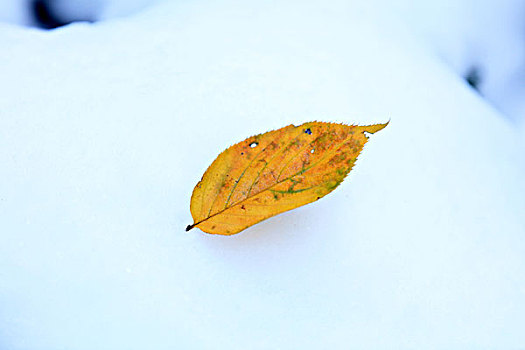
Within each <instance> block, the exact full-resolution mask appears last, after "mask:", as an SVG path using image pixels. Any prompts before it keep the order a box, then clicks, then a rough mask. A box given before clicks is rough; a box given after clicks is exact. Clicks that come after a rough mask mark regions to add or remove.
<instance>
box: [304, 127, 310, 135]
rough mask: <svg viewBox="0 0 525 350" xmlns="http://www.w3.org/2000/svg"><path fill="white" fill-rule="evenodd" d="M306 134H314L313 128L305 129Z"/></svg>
mask: <svg viewBox="0 0 525 350" xmlns="http://www.w3.org/2000/svg"><path fill="white" fill-rule="evenodd" d="M304 133H305V134H308V135H312V130H310V128H308V129H305V130H304Z"/></svg>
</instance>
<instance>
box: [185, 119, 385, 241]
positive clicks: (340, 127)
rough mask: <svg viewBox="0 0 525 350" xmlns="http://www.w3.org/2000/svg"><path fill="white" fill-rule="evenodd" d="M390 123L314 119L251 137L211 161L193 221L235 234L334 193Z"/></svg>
mask: <svg viewBox="0 0 525 350" xmlns="http://www.w3.org/2000/svg"><path fill="white" fill-rule="evenodd" d="M387 124H388V123H386V124H375V125H369V126H354V125H352V126H349V125H344V124H335V123H325V122H309V123H305V124H303V125H300V126H295V125H288V126H285V127H284V128H281V129H278V130H273V131H269V132H267V133H264V134H259V135H256V136H252V137H249V138H247V139H246V140H244V141H242V142H239V143H237V144H235V145H233V146H231V147H230V148H228V149H227V150H225V151H224V152H222V153H221V154H220V155H219V156H218V157H217V159H215V161H214V162H213V163H212V164H211V165H210V167H209V168H208V170H206V172H205V173H204V175H203V177H202V179H201V181H200V182H199V183H198V184H197V186H195V189H194V190H193V194H192V196H191V204H190V210H191V215H192V217H193V220H194V223H193V224H192V225H189V226H188V227H187V228H186V231H189V230H190V229H192V228H193V227H198V228H200V229H201V230H202V231H204V232H207V233H212V234H221V235H233V234H235V233H238V232H240V231H242V230H244V229H245V228H247V227H250V226H252V225H254V224H256V223H258V222H260V221H262V220H264V219H267V218H269V217H272V216H274V215H277V214H280V213H282V212H285V211H287V210H291V209H294V208H297V207H300V206H302V205H305V204H308V203H311V202H314V201H316V200H318V199H320V198H322V197H324V196H326V195H327V194H328V193H330V192H332V191H333V190H334V189H335V188H336V187H337V186H338V185H339V184H340V183H341V182H342V181H343V179H344V178H345V177H346V175H347V174H348V173H349V172H350V170H351V169H352V167H353V165H354V163H355V161H356V159H357V156H358V155H359V153H360V152H361V150H362V149H363V146H364V144H365V143H366V142H367V140H368V137H367V136H366V135H365V132H368V133H371V134H373V133H375V132H377V131H379V130H381V129H383V128H384V127H385V126H386V125H387Z"/></svg>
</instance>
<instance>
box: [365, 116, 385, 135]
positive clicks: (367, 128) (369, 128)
mask: <svg viewBox="0 0 525 350" xmlns="http://www.w3.org/2000/svg"><path fill="white" fill-rule="evenodd" d="M388 124H390V119H389V120H388V121H387V122H386V123H384V124H373V125H368V126H365V127H363V129H364V130H363V131H365V132H367V133H369V134H375V133H376V132H378V131H380V130H383V129H384V128H386V126H387V125H388Z"/></svg>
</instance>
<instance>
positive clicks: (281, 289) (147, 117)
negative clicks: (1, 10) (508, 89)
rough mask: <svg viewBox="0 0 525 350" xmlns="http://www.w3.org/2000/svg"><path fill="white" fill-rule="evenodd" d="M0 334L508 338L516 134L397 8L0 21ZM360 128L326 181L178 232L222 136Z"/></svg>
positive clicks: (234, 138) (91, 340) (157, 11)
mask: <svg viewBox="0 0 525 350" xmlns="http://www.w3.org/2000/svg"><path fill="white" fill-rule="evenodd" d="M0 45H1V47H2V49H1V51H0V62H1V63H2V64H0V77H2V78H1V80H0V179H1V181H0V349H13V350H17V349H43V350H47V349H49V350H51V349H75V350H83V349H86V350H88V349H89V350H92V349H278V348H280V349H301V348H302V349H348V348H357V349H489V348H498V349H517V348H520V347H522V346H523V344H525V334H524V333H523V324H525V240H524V237H525V215H524V213H525V196H524V194H525V157H523V153H524V150H525V143H524V141H523V138H524V135H525V132H524V127H523V124H519V123H515V122H512V121H509V119H508V118H506V117H504V116H503V115H502V114H500V113H499V112H498V111H497V110H495V109H494V108H493V107H491V106H490V105H489V104H488V103H487V102H486V101H484V100H483V98H482V97H480V95H478V94H477V93H476V92H474V91H473V90H472V89H470V88H469V87H468V86H467V85H466V84H465V82H464V81H463V79H462V78H461V77H460V76H458V74H456V72H454V71H453V69H451V68H449V65H447V63H445V62H443V60H442V58H441V57H439V55H437V54H436V53H435V52H433V51H432V50H429V49H428V47H427V46H426V45H425V43H424V42H422V41H421V40H420V37H419V36H418V34H417V33H413V32H412V31H411V30H410V27H409V26H406V25H405V24H404V23H400V22H399V21H398V20H397V19H396V17H395V16H391V15H390V13H389V11H381V10H378V9H377V8H374V6H372V5H371V4H369V3H367V4H365V3H361V2H355V3H348V2H347V1H330V2H325V1H317V0H309V1H306V2H305V1H301V2H299V1H295V0H287V1H260V2H257V3H256V2H249V3H248V2H240V1H239V2H237V1H231V0H223V1H189V0H188V1H180V2H166V3H161V4H159V5H157V6H153V7H151V8H150V9H148V10H146V11H143V12H142V13H141V14H139V15H136V16H132V17H129V18H126V19H115V20H111V21H105V22H101V23H98V24H95V25H89V24H74V25H70V26H67V27H64V28H61V29H58V30H54V31H51V32H43V31H39V30H35V29H30V28H22V27H17V26H12V25H7V24H0ZM310 120H323V121H339V122H345V123H359V124H371V123H378V122H385V121H387V120H390V124H389V125H388V127H387V128H386V129H384V130H382V131H380V132H378V133H377V134H374V135H372V136H371V137H370V141H369V143H368V144H367V145H366V146H365V149H364V151H363V153H362V154H361V156H360V158H359V160H358V162H357V164H356V166H355V168H354V170H353V171H352V172H351V173H350V175H349V176H348V177H347V179H346V180H345V181H344V182H343V183H342V185H341V186H339V188H338V189H336V190H335V191H334V192H333V193H332V194H330V195H328V196H327V197H325V198H323V199H322V200H320V201H318V202H316V203H313V204H310V205H307V206H304V207H301V208H298V209H295V210H293V211H290V212H287V213H284V214H281V215H279V216H276V217H274V218H271V219H269V220H267V221H265V222H262V223H260V224H258V225H255V226H253V227H251V228H249V229H247V230H246V231H244V232H242V233H240V234H238V235H235V236H230V237H223V236H215V235H208V234H204V233H202V232H200V231H199V230H198V229H194V230H192V231H190V232H188V233H186V232H184V228H185V227H186V225H187V224H190V223H191V222H192V218H191V215H190V212H189V201H190V197H191V192H192V190H193V187H194V186H195V184H196V183H197V182H198V180H199V179H200V177H201V176H202V174H203V172H204V171H205V170H206V168H207V166H208V165H209V164H210V163H211V162H212V161H213V159H214V158H215V157H216V156H217V155H218V153H219V152H221V151H222V150H223V149H225V148H226V147H228V146H229V145H231V144H233V143H235V142H238V141H241V140H243V139H244V138H246V137H248V136H250V135H252V134H255V133H260V132H265V131H267V130H271V129H275V128H279V127H282V126H285V125H288V124H290V123H293V124H295V125H299V124H300V123H302V122H305V121H310Z"/></svg>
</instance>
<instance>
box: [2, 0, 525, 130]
mask: <svg viewBox="0 0 525 350" xmlns="http://www.w3.org/2000/svg"><path fill="white" fill-rule="evenodd" d="M160 1H161V0H0V21H1V22H6V23H11V24H13V25H19V26H27V27H32V28H36V29H42V30H55V29H57V28H60V27H63V26H65V25H68V24H70V23H73V22H102V21H108V20H112V19H115V18H119V17H126V16H132V15H134V14H136V13H138V12H140V11H143V10H144V9H146V8H148V7H151V6H153V5H155V4H156V3H158V2H160ZM368 3H369V6H370V7H371V8H372V9H373V8H375V9H376V10H377V11H388V12H391V13H393V14H394V15H396V16H398V18H399V20H400V21H401V22H403V23H404V24H405V25H406V26H407V27H408V28H409V29H410V30H411V31H413V32H416V33H418V35H421V37H422V38H423V40H424V41H425V42H426V43H428V45H429V47H430V49H431V50H434V51H435V52H436V54H437V55H438V56H439V57H440V58H441V59H442V60H443V61H445V62H446V63H447V64H448V65H449V66H450V67H452V68H453V69H454V71H455V72H457V74H459V75H461V76H462V77H463V78H464V79H465V80H466V81H467V82H468V83H469V84H470V85H471V86H472V88H473V89H476V90H477V91H478V92H479V93H480V94H481V95H482V96H483V97H484V98H485V99H486V100H487V101H488V102H490V103H491V104H492V105H493V106H494V107H495V108H496V109H497V110H498V111H500V112H502V114H504V115H506V116H507V117H508V118H509V119H510V120H511V121H513V122H518V123H522V122H523V121H524V119H525V1H523V0H497V1H496V0H483V1H476V0H427V1H410V0H400V1H387V0H372V1H370V2H368Z"/></svg>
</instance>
